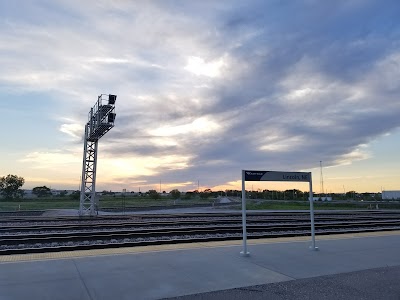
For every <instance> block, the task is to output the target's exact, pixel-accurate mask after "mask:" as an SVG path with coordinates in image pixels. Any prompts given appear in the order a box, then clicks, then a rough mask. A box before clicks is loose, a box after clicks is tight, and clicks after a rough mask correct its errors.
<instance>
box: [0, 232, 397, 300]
mask: <svg viewBox="0 0 400 300" xmlns="http://www.w3.org/2000/svg"><path fill="white" fill-rule="evenodd" d="M308 240H309V237H306V238H291V239H272V240H271V239H270V240H254V241H249V251H250V252H251V256H250V257H241V256H240V255H239V252H240V251H241V245H240V242H213V243H194V244H182V245H166V246H155V247H137V248H119V249H107V250H93V251H75V252H63V253H49V254H32V255H14V256H1V257H0V299H1V300H14V299H49V300H50V299H51V300H55V299H60V300H61V299H68V300H71V299H82V300H86V299H88V300H89V299H91V300H94V299H161V298H168V297H178V296H183V295H191V294H199V293H205V292H210V291H220V290H227V289H233V288H241V287H248V286H255V285H264V284H268V283H279V284H286V282H287V283H288V284H292V283H293V282H298V281H291V280H307V279H310V278H311V279H312V278H314V277H318V276H324V275H333V276H335V275H336V274H341V273H345V272H355V271H363V270H369V269H374V268H387V267H398V266H400V255H399V249H400V232H399V231H397V232H382V233H370V234H356V235H336V236H317V246H318V247H319V248H320V251H310V250H309V249H308V246H309V244H310V243H309V241H308ZM394 270H397V269H394ZM394 274H398V273H396V272H394ZM370 286H371V287H372V285H370ZM310 287H311V285H310ZM330 288H332V287H331V286H330ZM296 290H297V289H296V284H294V285H293V291H292V292H293V293H294V294H292V295H296ZM333 290H334V288H333ZM236 291H242V290H241V289H239V290H236ZM298 291H300V290H299V289H298ZM231 292H233V293H234V294H233V295H235V290H233V291H232V290H231ZM217 293H218V292H217ZM205 295H210V297H211V294H204V295H203V296H205ZM236 295H237V293H236ZM249 295H250V294H249ZM311 295H313V294H312V291H311ZM315 295H317V294H315ZM259 296H260V294H259ZM399 296H400V295H399ZM232 297H233V296H229V298H226V299H232ZM250 297H251V299H253V298H254V297H253V296H250ZM316 298H317V297H316ZM349 298H351V297H350V295H349ZM187 299H190V298H187ZM193 299H207V298H203V297H202V298H193ZM210 299H218V298H210ZM236 299H246V298H243V297H240V298H236ZM256 299H262V298H256ZM277 299H278V298H277ZM279 299H282V298H279Z"/></svg>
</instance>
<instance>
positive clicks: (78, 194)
mask: <svg viewBox="0 0 400 300" xmlns="http://www.w3.org/2000/svg"><path fill="white" fill-rule="evenodd" d="M69 196H70V197H71V199H73V200H78V199H80V197H81V192H80V191H73V192H72V193H71V195H69Z"/></svg>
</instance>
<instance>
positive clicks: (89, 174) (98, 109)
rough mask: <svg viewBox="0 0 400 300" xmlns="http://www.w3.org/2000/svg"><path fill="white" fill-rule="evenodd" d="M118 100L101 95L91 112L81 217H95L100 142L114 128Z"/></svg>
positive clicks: (87, 125) (85, 156)
mask: <svg viewBox="0 0 400 300" xmlns="http://www.w3.org/2000/svg"><path fill="white" fill-rule="evenodd" d="M116 99H117V96H116V95H106V94H101V95H100V96H98V98H97V101H96V103H95V105H94V106H93V107H92V108H91V109H90V111H89V115H88V122H87V123H86V125H85V139H84V148H83V165H82V184H81V195H80V205H79V215H80V216H85V215H89V216H94V215H95V206H96V168H97V149H98V142H99V140H100V138H101V137H102V136H104V135H105V134H106V133H107V132H108V131H110V129H111V128H113V127H114V121H115V116H116V114H115V101H116Z"/></svg>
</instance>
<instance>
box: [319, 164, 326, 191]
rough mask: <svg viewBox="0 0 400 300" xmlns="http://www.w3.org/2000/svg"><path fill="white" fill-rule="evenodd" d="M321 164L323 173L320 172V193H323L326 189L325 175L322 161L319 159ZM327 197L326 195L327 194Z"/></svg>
mask: <svg viewBox="0 0 400 300" xmlns="http://www.w3.org/2000/svg"><path fill="white" fill-rule="evenodd" d="M319 166H320V169H321V174H320V189H321V190H320V193H321V195H322V194H323V193H325V191H324V176H323V174H322V161H321V160H320V161H319ZM325 197H326V195H325Z"/></svg>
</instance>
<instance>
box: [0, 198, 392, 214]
mask: <svg viewBox="0 0 400 300" xmlns="http://www.w3.org/2000/svg"><path fill="white" fill-rule="evenodd" d="M214 202H217V201H216V199H212V198H210V199H201V198H192V199H179V200H173V199H170V198H160V199H151V198H147V197H112V196H102V197H101V198H100V202H99V210H102V209H109V210H119V211H123V210H126V209H129V208H130V207H136V208H145V207H154V206H163V207H173V206H192V205H193V206H194V205H210V206H212V205H213V203H214ZM232 204H234V203H232ZM237 204H238V205H237V206H235V207H232V208H236V209H238V210H239V209H240V199H239V198H238V199H237ZM378 205H379V208H380V209H400V203H382V202H381V203H379V204H378ZM309 207H310V205H309V203H308V202H307V201H291V202H290V201H287V202H283V201H278V200H272V201H262V202H259V201H254V200H250V199H248V203H247V209H250V210H261V209H267V210H286V209H287V210H296V209H301V210H307V209H309ZM314 208H315V209H322V210H325V209H326V210H329V209H333V210H334V209H344V210H345V209H369V208H375V204H368V203H365V202H364V203H362V202H355V203H335V201H332V202H315V203H314ZM46 209H79V200H73V199H71V198H68V197H65V198H61V197H53V198H36V199H19V200H14V201H6V200H4V199H0V211H18V210H46Z"/></svg>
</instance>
